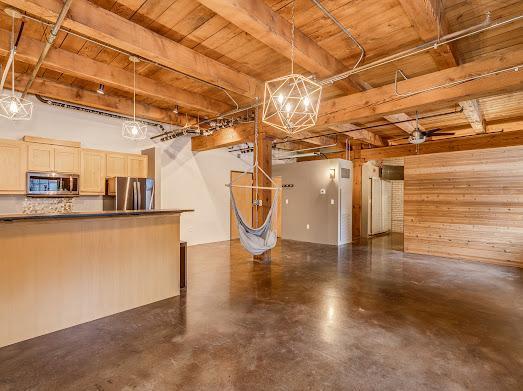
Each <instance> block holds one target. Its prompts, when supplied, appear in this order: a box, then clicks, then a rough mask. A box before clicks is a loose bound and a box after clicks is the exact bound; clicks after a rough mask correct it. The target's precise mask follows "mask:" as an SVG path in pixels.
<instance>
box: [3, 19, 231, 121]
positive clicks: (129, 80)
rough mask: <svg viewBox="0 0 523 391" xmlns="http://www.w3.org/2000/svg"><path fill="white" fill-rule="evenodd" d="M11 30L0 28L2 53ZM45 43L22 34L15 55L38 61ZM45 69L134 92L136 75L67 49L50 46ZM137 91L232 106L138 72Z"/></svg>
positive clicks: (218, 109)
mask: <svg viewBox="0 0 523 391" xmlns="http://www.w3.org/2000/svg"><path fill="white" fill-rule="evenodd" d="M9 39H10V33H9V32H8V31H6V30H2V29H0V54H4V55H7V54H8V53H9ZM44 45H45V44H44V43H43V42H41V41H38V40H35V39H32V38H28V37H23V39H22V40H21V41H20V44H19V46H18V49H17V52H16V56H17V59H19V60H22V61H23V62H25V63H28V64H36V62H37V61H38V58H39V56H40V53H41V51H42V49H43V47H44ZM43 66H44V68H47V69H52V70H54V71H57V72H60V73H65V74H67V75H71V76H74V77H78V78H80V79H84V80H89V81H92V82H94V83H102V84H104V85H106V86H110V87H114V88H117V89H120V90H122V91H127V92H132V91H133V74H132V72H128V71H126V70H123V69H121V68H117V67H114V66H111V65H108V64H105V63H103V62H100V61H96V60H92V59H90V58H89V57H86V56H80V55H78V54H74V53H72V52H69V51H67V50H64V49H50V50H49V52H48V55H47V57H46V59H45V61H44V63H43ZM136 93H137V94H139V95H142V96H146V97H149V98H154V99H160V100H164V101H166V102H169V103H172V104H173V106H174V105H180V106H183V107H187V108H191V109H194V110H201V111H202V112H204V113H210V114H218V113H222V112H225V111H227V110H230V108H231V107H230V106H229V105H227V104H225V103H223V102H220V101H217V100H214V99H211V98H208V97H206V96H204V95H200V94H197V93H194V92H190V91H187V90H183V89H181V88H177V87H174V86H170V85H167V84H165V83H162V82H160V81H157V80H153V79H149V78H147V77H144V76H140V75H136Z"/></svg>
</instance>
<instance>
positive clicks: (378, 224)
mask: <svg viewBox="0 0 523 391" xmlns="http://www.w3.org/2000/svg"><path fill="white" fill-rule="evenodd" d="M370 198H371V208H370V211H371V218H370V221H371V225H370V227H371V230H370V233H371V235H376V234H379V233H381V232H383V221H382V209H381V208H382V200H381V179H380V178H372V179H371V196H370Z"/></svg>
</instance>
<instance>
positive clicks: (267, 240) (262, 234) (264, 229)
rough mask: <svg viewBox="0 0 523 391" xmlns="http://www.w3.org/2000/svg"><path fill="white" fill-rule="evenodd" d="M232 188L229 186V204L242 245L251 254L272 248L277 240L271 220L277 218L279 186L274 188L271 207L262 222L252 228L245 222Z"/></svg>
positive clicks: (257, 253)
mask: <svg viewBox="0 0 523 391" xmlns="http://www.w3.org/2000/svg"><path fill="white" fill-rule="evenodd" d="M232 189H233V187H232V186H231V187H230V194H231V205H232V210H233V211H234V216H235V217H236V222H237V223H238V232H239V235H240V242H241V244H242V245H243V247H244V248H245V249H246V250H247V251H248V252H249V253H251V254H252V255H260V254H263V253H264V252H265V251H267V250H270V249H272V248H274V246H276V242H277V240H278V235H277V232H276V230H275V229H274V228H273V227H274V224H273V222H274V221H276V220H277V218H278V216H277V215H278V193H279V191H280V188H275V191H274V195H273V200H272V205H271V209H270V210H269V213H268V214H267V218H266V219H265V221H264V223H263V224H262V226H261V227H259V228H252V227H250V226H249V225H248V224H247V223H246V222H245V220H244V219H243V216H242V215H241V213H240V211H239V210H238V207H237V206H236V200H235V198H234V192H233V191H232Z"/></svg>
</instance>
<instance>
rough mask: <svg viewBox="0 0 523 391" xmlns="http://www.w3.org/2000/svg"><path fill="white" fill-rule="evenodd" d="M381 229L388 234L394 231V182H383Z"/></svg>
mask: <svg viewBox="0 0 523 391" xmlns="http://www.w3.org/2000/svg"><path fill="white" fill-rule="evenodd" d="M381 229H382V232H388V231H390V230H391V229H392V182H391V181H384V180H382V181H381Z"/></svg>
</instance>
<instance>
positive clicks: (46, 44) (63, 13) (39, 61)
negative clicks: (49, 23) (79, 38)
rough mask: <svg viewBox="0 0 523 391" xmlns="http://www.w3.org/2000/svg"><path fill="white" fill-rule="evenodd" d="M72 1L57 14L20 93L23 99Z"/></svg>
mask: <svg viewBox="0 0 523 391" xmlns="http://www.w3.org/2000/svg"><path fill="white" fill-rule="evenodd" d="M72 2H73V0H65V3H64V5H63V7H62V9H61V10H60V13H59V14H58V18H57V19H56V23H55V24H54V26H53V28H52V30H51V32H50V33H49V35H48V36H47V40H46V42H45V46H44V48H43V49H42V53H41V54H40V58H39V59H38V62H37V63H36V65H35V67H34V68H33V72H32V73H31V77H30V78H29V81H28V82H27V84H26V86H25V88H24V92H23V93H22V98H25V97H26V95H27V92H28V91H29V88H31V86H32V85H33V82H34V80H35V79H36V75H37V74H38V71H39V70H40V67H41V66H42V64H43V62H44V60H45V57H46V56H47V53H48V52H49V49H51V46H53V42H54V40H55V39H56V35H57V34H58V31H60V27H61V26H62V23H63V22H64V19H65V15H67V12H68V11H69V7H71V3H72Z"/></svg>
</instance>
